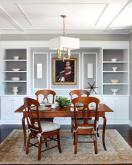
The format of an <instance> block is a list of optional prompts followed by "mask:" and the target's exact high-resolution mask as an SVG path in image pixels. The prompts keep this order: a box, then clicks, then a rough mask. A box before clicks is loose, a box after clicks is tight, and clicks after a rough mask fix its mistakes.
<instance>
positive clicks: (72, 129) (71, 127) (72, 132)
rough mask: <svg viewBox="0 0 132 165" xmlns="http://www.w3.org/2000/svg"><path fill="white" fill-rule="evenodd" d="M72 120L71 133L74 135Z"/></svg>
mask: <svg viewBox="0 0 132 165" xmlns="http://www.w3.org/2000/svg"><path fill="white" fill-rule="evenodd" d="M71 120H72V123H71V133H72V134H73V119H71Z"/></svg>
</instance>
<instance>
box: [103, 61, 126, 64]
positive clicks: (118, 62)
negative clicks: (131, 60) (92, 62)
mask: <svg viewBox="0 0 132 165" xmlns="http://www.w3.org/2000/svg"><path fill="white" fill-rule="evenodd" d="M103 63H104V64H120V63H121V64H123V63H124V64H128V61H116V62H113V61H103Z"/></svg>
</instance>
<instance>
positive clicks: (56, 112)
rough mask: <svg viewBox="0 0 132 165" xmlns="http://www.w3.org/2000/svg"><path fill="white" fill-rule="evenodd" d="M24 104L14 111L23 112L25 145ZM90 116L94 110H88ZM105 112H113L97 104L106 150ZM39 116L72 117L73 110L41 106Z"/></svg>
mask: <svg viewBox="0 0 132 165" xmlns="http://www.w3.org/2000/svg"><path fill="white" fill-rule="evenodd" d="M25 109H26V105H24V104H23V105H22V106H21V107H19V108H18V109H17V110H16V111H15V112H17V113H19V112H23V117H22V128H23V134H24V146H26V122H25V118H26V116H27V112H26V111H25ZM89 112H90V117H94V116H95V111H94V110H90V111H89ZM107 112H113V110H112V109H111V108H109V107H108V106H107V105H106V104H99V106H98V117H99V118H102V119H103V128H102V144H103V148H104V150H106V144H105V131H106V124H107V119H106V113H107ZM32 115H33V117H34V118H35V117H36V116H35V113H32ZM81 115H82V113H80V114H78V117H80V118H81ZM39 117H40V118H42V119H43V118H54V117H74V112H73V110H71V107H65V108H59V107H57V108H50V107H49V108H47V110H45V108H44V109H43V108H41V110H40V111H39Z"/></svg>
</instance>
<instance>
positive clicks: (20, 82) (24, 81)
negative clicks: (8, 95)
mask: <svg viewBox="0 0 132 165" xmlns="http://www.w3.org/2000/svg"><path fill="white" fill-rule="evenodd" d="M3 82H11V83H16V82H19V83H21V82H27V81H26V80H20V81H12V80H5V81H3Z"/></svg>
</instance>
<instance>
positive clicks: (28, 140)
mask: <svg viewBox="0 0 132 165" xmlns="http://www.w3.org/2000/svg"><path fill="white" fill-rule="evenodd" d="M30 139H31V135H30V134H29V136H28V139H27V144H26V154H28V153H29V144H30Z"/></svg>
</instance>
